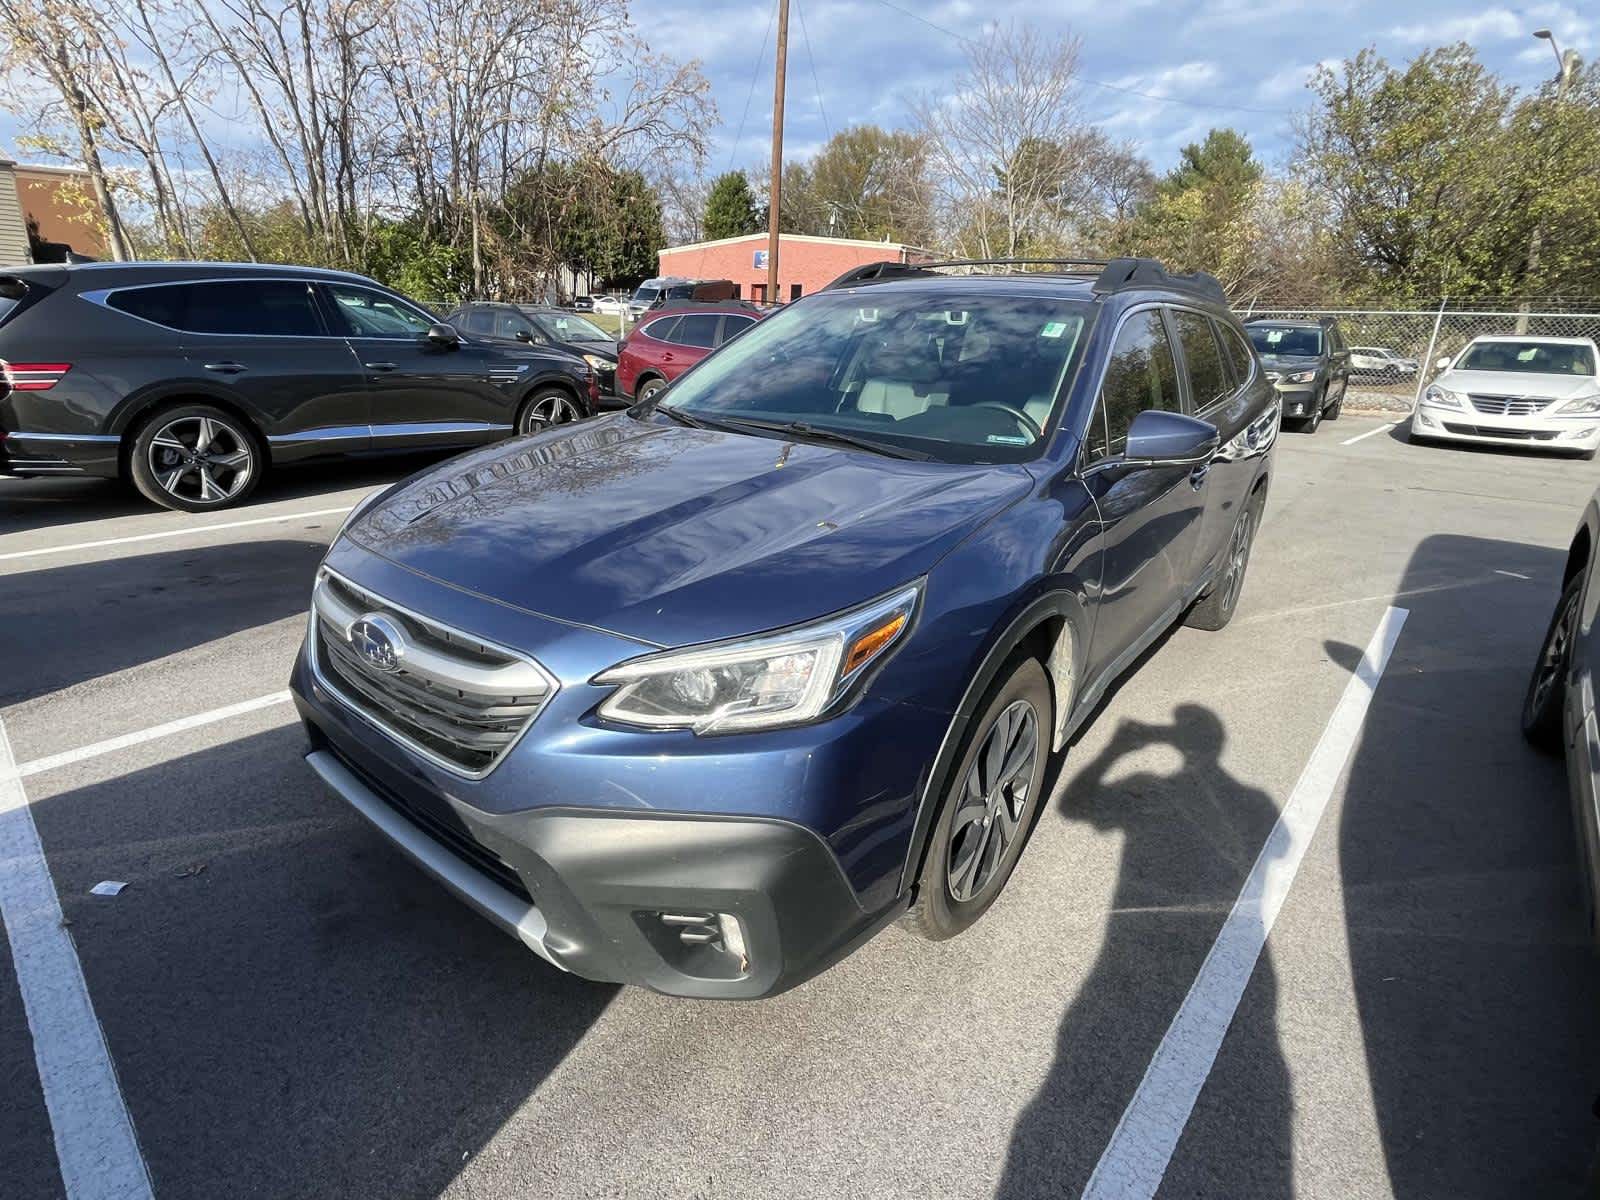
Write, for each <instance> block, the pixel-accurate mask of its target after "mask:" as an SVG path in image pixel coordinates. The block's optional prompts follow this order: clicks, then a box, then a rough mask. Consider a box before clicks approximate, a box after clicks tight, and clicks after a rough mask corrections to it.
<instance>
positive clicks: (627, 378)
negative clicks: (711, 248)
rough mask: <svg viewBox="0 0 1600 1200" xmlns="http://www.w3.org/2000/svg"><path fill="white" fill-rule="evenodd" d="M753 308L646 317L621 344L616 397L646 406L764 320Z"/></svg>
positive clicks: (684, 307)
mask: <svg viewBox="0 0 1600 1200" xmlns="http://www.w3.org/2000/svg"><path fill="white" fill-rule="evenodd" d="M764 315H765V314H764V312H763V310H761V309H759V308H757V307H756V306H755V305H753V304H741V303H739V302H737V301H733V302H730V303H726V304H680V305H678V306H676V307H673V308H665V309H662V310H661V311H660V312H652V313H650V314H649V315H648V316H646V317H645V318H644V319H643V320H642V321H640V322H639V324H638V325H637V326H636V327H635V328H634V330H633V332H632V333H630V334H629V335H628V336H627V338H626V339H625V340H624V341H623V343H622V345H621V347H620V348H619V353H618V355H617V383H616V387H617V392H618V393H619V394H620V395H623V396H627V397H629V398H630V399H633V400H648V399H649V398H650V397H651V396H653V395H655V393H656V392H658V391H660V390H661V389H662V388H664V387H666V386H667V384H669V383H671V382H672V381H673V380H674V379H676V378H677V377H678V376H679V375H682V374H683V373H684V372H685V371H687V370H688V369H689V368H690V367H692V366H694V364H695V363H697V362H699V361H700V360H701V359H702V358H704V357H705V356H706V355H708V354H710V353H711V352H712V351H713V350H715V349H716V348H717V347H718V346H720V345H722V343H723V342H725V341H727V340H728V339H729V338H731V337H733V336H734V335H735V334H738V333H743V332H744V331H745V330H746V329H748V328H750V326H752V325H754V324H755V323H756V322H757V321H759V320H760V319H761V318H762V316H764Z"/></svg>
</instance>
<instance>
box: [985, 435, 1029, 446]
mask: <svg viewBox="0 0 1600 1200" xmlns="http://www.w3.org/2000/svg"><path fill="white" fill-rule="evenodd" d="M983 440H984V441H986V442H999V443H1000V444H1001V445H1002V446H1026V445H1027V444H1028V439H1027V438H1025V437H1017V436H1014V435H1012V434H1009V433H991V434H990V435H989V436H988V437H986V438H984V439H983Z"/></svg>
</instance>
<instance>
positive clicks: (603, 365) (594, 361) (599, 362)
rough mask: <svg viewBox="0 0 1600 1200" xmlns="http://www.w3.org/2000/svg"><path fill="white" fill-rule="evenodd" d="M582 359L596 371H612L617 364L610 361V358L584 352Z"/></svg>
mask: <svg viewBox="0 0 1600 1200" xmlns="http://www.w3.org/2000/svg"><path fill="white" fill-rule="evenodd" d="M583 361H584V362H586V363H588V364H589V365H590V366H591V367H593V368H594V369H595V370H596V371H614V370H616V366H617V364H616V363H614V362H612V361H611V360H610V359H606V358H601V357H600V356H599V355H598V354H585V355H584V356H583Z"/></svg>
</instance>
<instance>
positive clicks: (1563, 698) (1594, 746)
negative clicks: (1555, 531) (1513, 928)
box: [1522, 491, 1600, 942]
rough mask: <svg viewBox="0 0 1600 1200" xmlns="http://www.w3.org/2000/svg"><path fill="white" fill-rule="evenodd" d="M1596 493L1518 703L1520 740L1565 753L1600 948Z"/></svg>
mask: <svg viewBox="0 0 1600 1200" xmlns="http://www.w3.org/2000/svg"><path fill="white" fill-rule="evenodd" d="M1597 545H1600V491H1596V493H1595V495H1593V496H1591V497H1590V498H1589V503H1588V504H1587V505H1586V506H1585V507H1584V510H1583V521H1582V523H1581V524H1579V526H1578V532H1577V534H1576V535H1575V536H1574V537H1573V539H1572V547H1571V549H1570V550H1568V551H1567V566H1566V570H1565V572H1564V573H1563V574H1562V585H1561V598H1560V599H1559V600H1557V601H1556V611H1555V615H1554V616H1552V617H1551V618H1550V628H1549V630H1548V631H1547V632H1546V633H1545V635H1544V645H1543V646H1542V647H1541V648H1540V650H1539V658H1538V661H1537V662H1536V663H1535V664H1534V668H1533V677H1532V678H1531V679H1529V680H1528V693H1527V696H1526V698H1525V699H1524V700H1523V703H1522V732H1523V735H1524V736H1525V737H1526V738H1527V739H1528V741H1530V742H1532V743H1533V744H1534V745H1535V746H1537V747H1538V748H1539V749H1541V750H1545V751H1547V752H1549V753H1551V754H1565V755H1566V760H1567V790H1568V793H1569V794H1570V796H1571V798H1572V816H1573V827H1574V832H1575V833H1576V834H1577V838H1578V866H1579V874H1580V876H1581V878H1582V886H1583V899H1584V913H1585V919H1586V920H1587V922H1588V929H1589V936H1590V938H1591V939H1593V940H1595V941H1597V942H1600V923H1597V921H1596V918H1595V897H1596V895H1600V716H1597V714H1596V712H1595V679H1596V677H1597V676H1600V630H1597V629H1596V628H1595V624H1596V622H1595V617H1596V610H1597V609H1600V582H1597V576H1600V555H1597V554H1596V553H1595V549H1596V546H1597Z"/></svg>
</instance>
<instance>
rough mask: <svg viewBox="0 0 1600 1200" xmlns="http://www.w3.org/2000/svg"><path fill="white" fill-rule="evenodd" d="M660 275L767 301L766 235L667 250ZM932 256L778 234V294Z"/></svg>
mask: <svg viewBox="0 0 1600 1200" xmlns="http://www.w3.org/2000/svg"><path fill="white" fill-rule="evenodd" d="M657 257H658V260H659V263H660V268H659V273H660V274H662V275H675V276H680V277H682V278H685V279H731V280H733V282H734V283H736V284H737V285H738V286H739V295H740V296H741V297H742V298H744V299H746V300H756V301H765V300H766V299H767V298H768V297H767V235H766V234H764V233H752V234H749V235H747V236H745V237H736V238H721V239H719V240H717V241H714V242H691V243H690V244H689V245H687V246H669V247H668V248H667V249H665V250H662V251H660V252H659V253H658V255H657ZM935 257H936V256H935V255H932V254H930V253H929V252H928V251H926V250H921V249H918V248H917V247H915V246H902V245H900V244H899V243H897V242H862V241H856V240H855V239H853V238H833V237H808V236H803V235H801V234H796V233H785V234H780V235H779V250H778V295H777V296H776V297H773V299H779V300H796V299H798V298H799V297H801V296H804V295H808V294H810V293H811V292H814V291H817V290H818V289H819V288H822V287H825V286H827V285H828V284H829V283H831V282H832V281H833V280H835V279H837V278H838V277H839V276H841V275H843V274H844V273H845V272H846V271H848V270H849V269H850V268H851V267H859V266H864V265H865V264H867V263H874V262H883V261H885V260H887V261H890V262H931V261H933V259H934V258H935Z"/></svg>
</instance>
